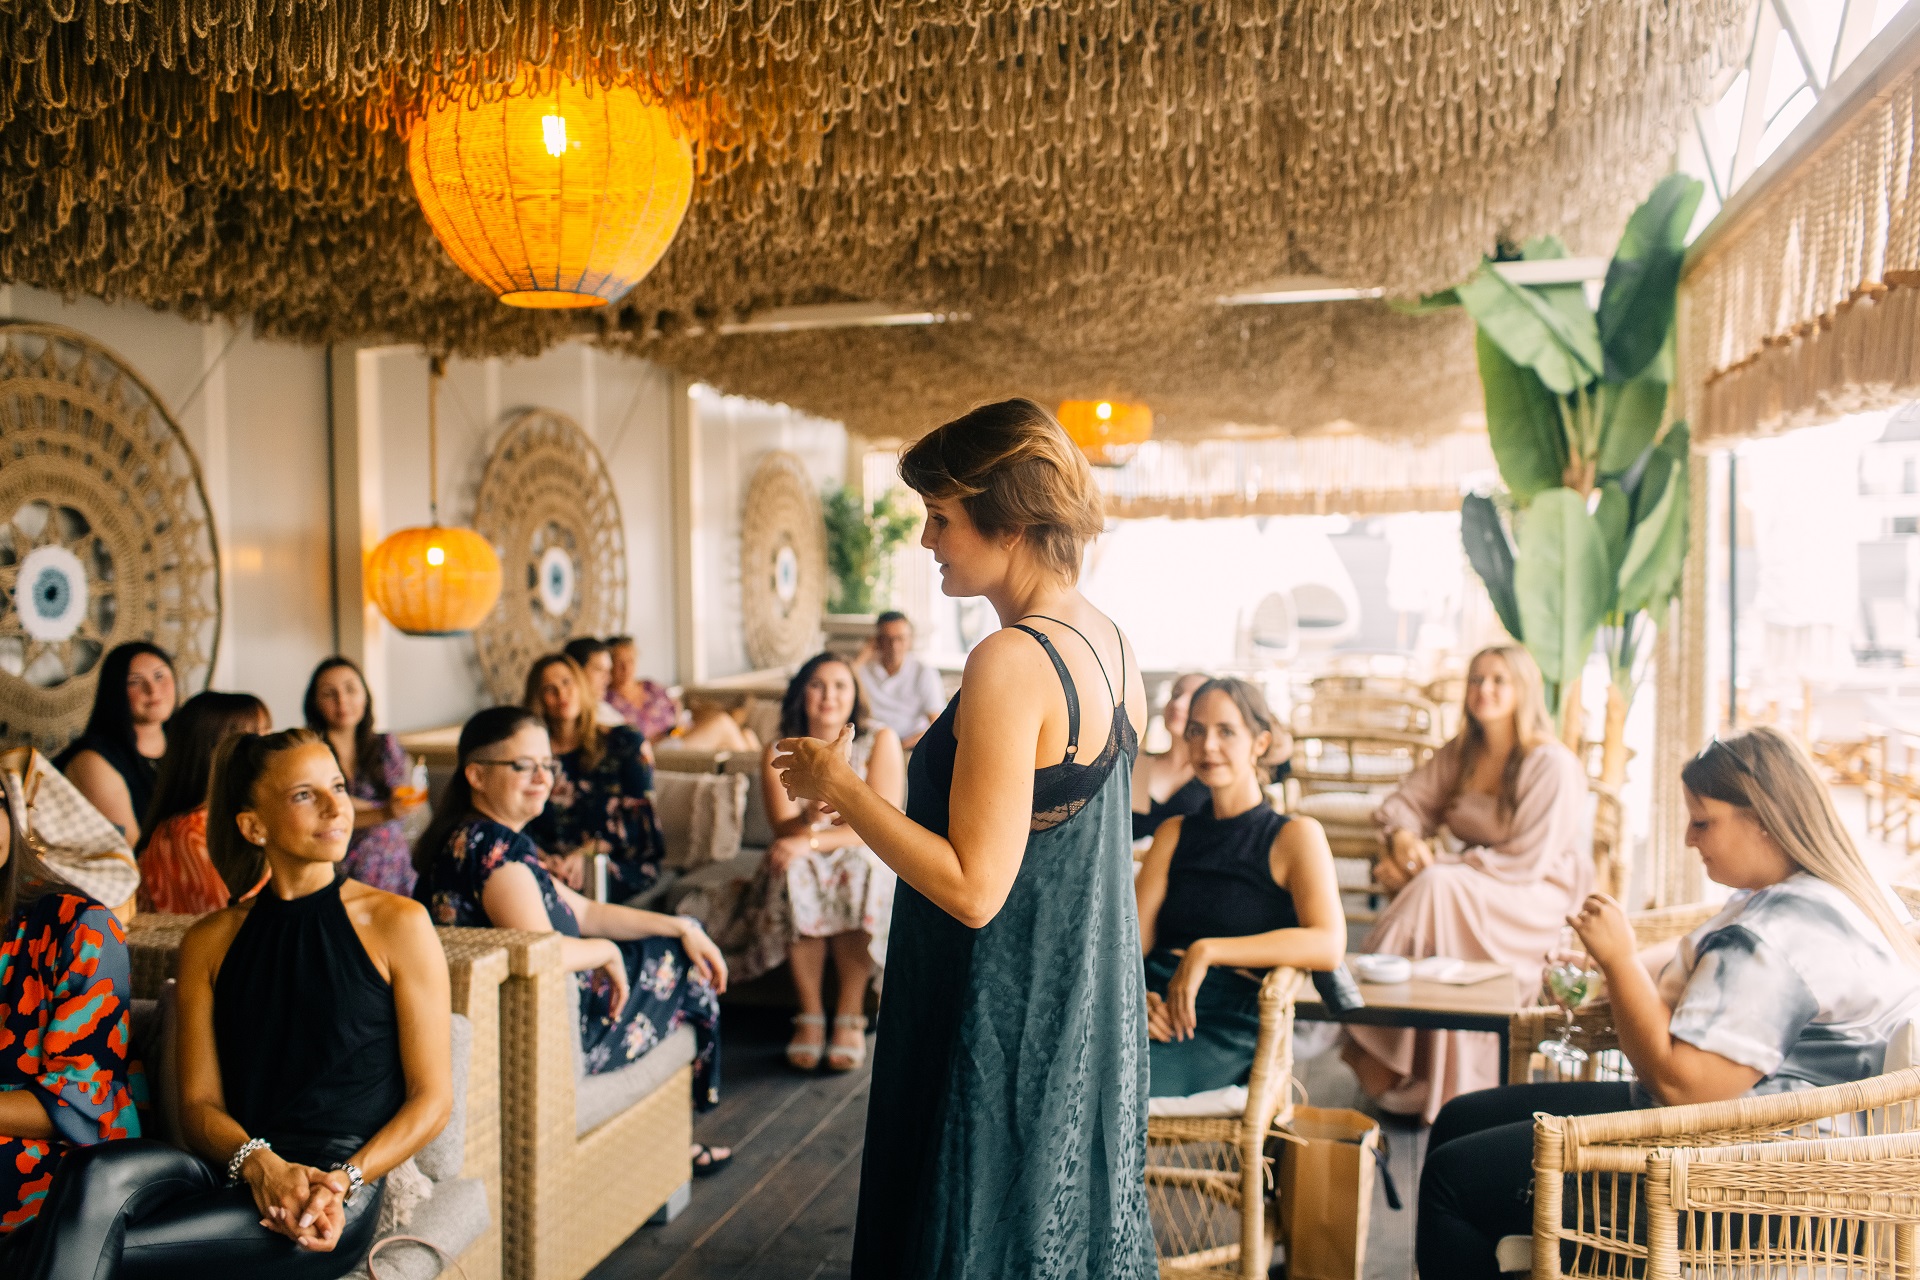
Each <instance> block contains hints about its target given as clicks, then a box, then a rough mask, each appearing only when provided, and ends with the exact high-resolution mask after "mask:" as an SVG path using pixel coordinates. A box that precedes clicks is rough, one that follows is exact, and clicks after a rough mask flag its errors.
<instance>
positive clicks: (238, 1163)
mask: <svg viewBox="0 0 1920 1280" xmlns="http://www.w3.org/2000/svg"><path fill="white" fill-rule="evenodd" d="M271 1150H273V1144H272V1143H271V1142H268V1141H267V1140H266V1139H265V1138H248V1139H247V1140H246V1141H245V1142H243V1143H241V1144H240V1149H239V1150H238V1151H236V1152H234V1153H233V1158H232V1159H231V1160H229V1161H227V1185H228V1186H232V1185H233V1184H234V1183H236V1182H238V1181H240V1170H241V1168H242V1167H243V1166H244V1165H245V1164H246V1163H247V1157H248V1156H250V1155H252V1154H253V1153H254V1152H256V1151H271Z"/></svg>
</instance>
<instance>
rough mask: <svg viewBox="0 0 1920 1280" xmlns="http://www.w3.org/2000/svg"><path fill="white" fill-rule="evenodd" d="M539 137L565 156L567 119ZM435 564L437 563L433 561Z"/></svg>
mask: <svg viewBox="0 0 1920 1280" xmlns="http://www.w3.org/2000/svg"><path fill="white" fill-rule="evenodd" d="M540 136H541V138H542V139H543V140H544V141H545V142H546V144H547V154H548V155H550V156H563V155H565V154H567V118H566V117H565V116H541V117H540ZM435 563H436V564H437V563H439V562H438V561H435Z"/></svg>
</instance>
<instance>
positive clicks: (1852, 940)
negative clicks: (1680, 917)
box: [1415, 728, 1920, 1278]
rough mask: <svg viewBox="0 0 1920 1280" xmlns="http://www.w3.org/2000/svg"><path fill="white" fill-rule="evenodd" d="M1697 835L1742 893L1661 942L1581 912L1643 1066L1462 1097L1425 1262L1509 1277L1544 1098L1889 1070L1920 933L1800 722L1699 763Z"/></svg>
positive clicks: (1917, 977) (1813, 1083) (1441, 1170)
mask: <svg viewBox="0 0 1920 1280" xmlns="http://www.w3.org/2000/svg"><path fill="white" fill-rule="evenodd" d="M1680 778H1681V781H1682V782H1683V783H1684V784H1685V786H1686V798H1687V814H1688V819H1689V821H1688V826H1687V844H1688V845H1689V846H1690V847H1692V848H1693V849H1694V850H1695V851H1696V852H1698V853H1699V855H1700V860H1701V862H1702V863H1703V864H1705V869H1706V873H1707V876H1708V877H1709V878H1710V879H1712V880H1713V881H1715V882H1716V883H1718V884H1723V885H1726V886H1727V887H1728V888H1729V889H1732V890H1733V891H1734V892H1733V893H1732V895H1731V896H1729V897H1728V899H1727V902H1726V906H1725V907H1724V908H1723V909H1722V910H1721V911H1720V913H1719V914H1718V915H1716V916H1714V918H1713V919H1711V920H1709V921H1708V922H1707V923H1706V924H1704V925H1701V926H1700V927H1699V928H1698V929H1696V930H1694V931H1693V932H1692V933H1691V934H1689V935H1687V936H1686V937H1685V938H1682V939H1680V940H1679V942H1678V944H1677V945H1676V946H1674V947H1672V948H1671V949H1670V951H1669V954H1668V955H1666V956H1662V957H1657V958H1656V957H1653V956H1652V955H1651V954H1648V955H1641V954H1638V953H1636V951H1635V949H1634V948H1635V944H1634V938H1633V928H1632V926H1631V925H1630V924H1629V923H1628V921H1627V917H1626V913H1625V912H1624V911H1622V910H1621V908H1620V904H1619V903H1617V902H1615V901H1614V900H1613V899H1612V898H1609V897H1607V896H1606V895H1604V894H1595V895H1593V896H1592V897H1589V898H1588V899H1587V900H1586V902H1585V903H1584V904H1583V905H1582V906H1581V908H1580V911H1579V913H1578V914H1577V915H1575V916H1573V917H1571V918H1570V920H1569V923H1571V924H1572V925H1573V927H1574V928H1575V929H1576V930H1577V931H1578V932H1579V934H1580V938H1581V941H1582V942H1584V943H1585V944H1586V947H1587V951H1588V954H1590V955H1591V956H1592V957H1593V962H1594V964H1595V966H1596V967H1597V968H1599V970H1600V971H1601V973H1602V974H1604V975H1605V977H1606V982H1607V992H1608V996H1609V998H1610V1000H1611V1001H1612V1005H1613V1020H1614V1026H1615V1027H1616V1028H1617V1029H1618V1031H1619V1034H1620V1048H1621V1050H1622V1052H1624V1053H1625V1054H1626V1056H1627V1060H1628V1061H1629V1062H1631V1063H1632V1064H1633V1069H1634V1074H1635V1076H1636V1077H1637V1080H1636V1082H1635V1083H1633V1084H1631V1085H1629V1084H1623V1083H1582V1084H1541V1085H1516V1086H1509V1087H1507V1088H1504V1089H1488V1090H1484V1091H1482V1092H1479V1093H1470V1094H1464V1095H1462V1096H1461V1097H1459V1098H1456V1099H1454V1100H1453V1101H1452V1102H1450V1103H1448V1104H1447V1106H1446V1107H1445V1109H1443V1110H1442V1111H1441V1112H1440V1115H1439V1118H1438V1119H1437V1120H1435V1122H1434V1125H1433V1132H1432V1134H1431V1135H1430V1137H1429V1145H1428V1155H1427V1163H1426V1167H1425V1168H1424V1170H1423V1171H1422V1173H1421V1177H1420V1220H1419V1227H1418V1236H1417V1242H1416V1248H1415V1252H1416V1258H1417V1261H1418V1263H1419V1267H1420V1273H1421V1274H1422V1275H1429V1276H1438V1275H1447V1276H1459V1277H1463V1278H1464V1277H1489V1278H1490V1277H1493V1276H1497V1275H1498V1274H1499V1268H1498V1266H1497V1265H1496V1263H1495V1261H1494V1247H1495V1245H1496V1244H1497V1243H1498V1242H1499V1240H1500V1238H1501V1237H1502V1236H1507V1235H1525V1234H1527V1233H1528V1232H1530V1231H1531V1230H1532V1229H1533V1223H1532V1213H1533V1208H1532V1203H1531V1197H1530V1196H1529V1195H1528V1191H1529V1189H1530V1186H1531V1183H1532V1178H1533V1170H1532V1163H1533V1123H1532V1116H1533V1113H1534V1112H1536V1111H1545V1112H1549V1113H1552V1114H1555V1115H1594V1114H1598V1113H1601V1112H1607V1111H1622V1110H1626V1109H1628V1108H1630V1107H1645V1106H1676V1105H1680V1104H1683V1103H1692V1102H1719V1101H1724V1100H1726V1099H1729V1098H1738V1097H1742V1096H1745V1095H1747V1094H1756V1093H1780V1092H1784V1091H1786V1090H1789V1089H1812V1088H1817V1087H1819V1086H1822V1085H1830V1084H1842V1083H1845V1082H1846V1081H1849V1080H1860V1079H1864V1078H1866V1077H1868V1076H1873V1075H1878V1074H1879V1073H1880V1072H1881V1070H1882V1069H1883V1067H1884V1065H1885V1062H1886V1054H1887V1044H1888V1042H1889V1040H1891V1039H1892V1037H1893V1035H1894V1034H1895V1032H1896V1031H1898V1030H1899V1029H1900V1028H1901V1027H1902V1026H1903V1025H1905V1024H1907V1023H1909V1022H1912V1021H1914V1020H1915V1019H1916V1018H1917V1017H1920V946H1916V944H1915V942H1914V940H1913V938H1912V937H1911V936H1910V935H1909V934H1908V932H1907V921H1908V915H1907V912H1906V910H1905V909H1904V908H1903V907H1902V906H1901V905H1900V904H1899V902H1898V900H1897V899H1895V898H1894V897H1893V896H1892V895H1891V894H1889V893H1888V892H1887V890H1886V888H1885V887H1884V886H1882V885H1881V884H1880V883H1879V882H1878V881H1877V880H1875V879H1874V876H1873V873H1872V872H1870V871H1869V870H1868V869H1867V866H1866V863H1865V862H1863V861H1862V860H1861V858H1860V854H1859V851H1858V850H1856V849H1855V848H1854V846H1853V842H1852V840H1851V839H1849V838H1848V836H1847V833H1846V829H1845V828H1844V827H1842V826H1841V824H1840V817H1839V815H1838V814H1837V813H1836V812H1835V811H1834V808H1833V801H1832V800H1831V799H1830V798H1829V797H1828V795H1827V789H1826V787H1825V786H1824V785H1823V784H1822V783H1821V781H1820V779H1819V777H1818V776H1817V775H1816V774H1815V773H1814V771H1813V765H1812V763H1811V762H1810V761H1809V760H1808V759H1807V757H1806V755H1805V754H1804V753H1803V752H1801V750H1800V748H1799V747H1797V746H1796V745H1794V743H1793V741H1792V739H1790V738H1788V737H1787V736H1786V735H1785V734H1783V733H1781V732H1779V731H1778V730H1776V729H1770V728H1761V729H1755V730H1753V731H1751V732H1749V733H1743V734H1741V735H1739V736H1738V737H1735V738H1730V739H1727V740H1725V741H1722V740H1719V739H1715V740H1714V741H1713V742H1712V743H1710V744H1709V745H1708V746H1707V749H1706V750H1705V751H1702V752H1701V753H1700V754H1699V755H1698V756H1695V757H1694V758H1693V760H1692V761H1690V762H1689V763H1688V764H1687V767H1686V768H1685V769H1684V770H1682V772H1681V775H1680Z"/></svg>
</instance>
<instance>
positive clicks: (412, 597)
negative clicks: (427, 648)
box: [366, 356, 500, 636]
mask: <svg viewBox="0 0 1920 1280" xmlns="http://www.w3.org/2000/svg"><path fill="white" fill-rule="evenodd" d="M445 375H446V359H445V357H442V356H434V357H433V358H432V359H431V360H429V361H428V363H427V485H428V491H427V511H428V513H429V514H428V520H429V523H428V524H427V525H425V526H418V525H416V526H415V527H413V528H411V529H401V530H399V531H398V532H396V533H390V534H388V535H387V537H386V538H385V539H384V540H383V541H382V542H381V543H380V545H379V546H377V547H375V548H374V549H373V554H371V555H369V556H368V557H367V567H366V582H367V594H368V595H369V596H370V597H371V598H372V599H373V603H374V604H375V605H376V606H377V607H378V608H379V610H380V612H381V613H382V614H383V615H385V617H386V619H387V621H388V622H391V623H392V624H393V625H394V626H395V627H397V628H398V629H399V630H401V631H404V632H405V633H406V634H408V635H410V636H455V635H461V634H464V633H465V632H468V631H471V630H473V629H474V628H475V627H476V626H478V625H479V624H480V621H481V619H483V618H485V617H486V616H487V614H488V613H490V612H492V610H493V606H494V602H495V601H497V600H498V599H499V598H500V557H499V556H498V555H496V554H495V553H494V550H493V546H492V544H491V543H489V542H488V541H487V540H486V539H485V538H483V537H481V536H480V535H479V534H477V533H475V532H474V531H473V530H471V529H461V528H449V527H447V526H445V525H442V524H441V523H440V413H439V405H440V379H441V378H442V377H444V376H445Z"/></svg>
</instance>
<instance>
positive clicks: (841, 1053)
mask: <svg viewBox="0 0 1920 1280" xmlns="http://www.w3.org/2000/svg"><path fill="white" fill-rule="evenodd" d="M845 1028H852V1029H853V1030H856V1031H858V1032H859V1033H860V1044H859V1047H858V1048H855V1047H854V1046H853V1045H846V1044H829V1045H828V1046H827V1070H829V1071H858V1070H859V1069H860V1068H861V1067H863V1066H865V1065H866V1061H867V1020H866V1019H865V1018H863V1017H861V1016H860V1015H859V1014H857V1013H843V1014H841V1015H840V1016H839V1017H837V1018H835V1019H834V1020H833V1029H834V1030H835V1031H840V1030H842V1029H845Z"/></svg>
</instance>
